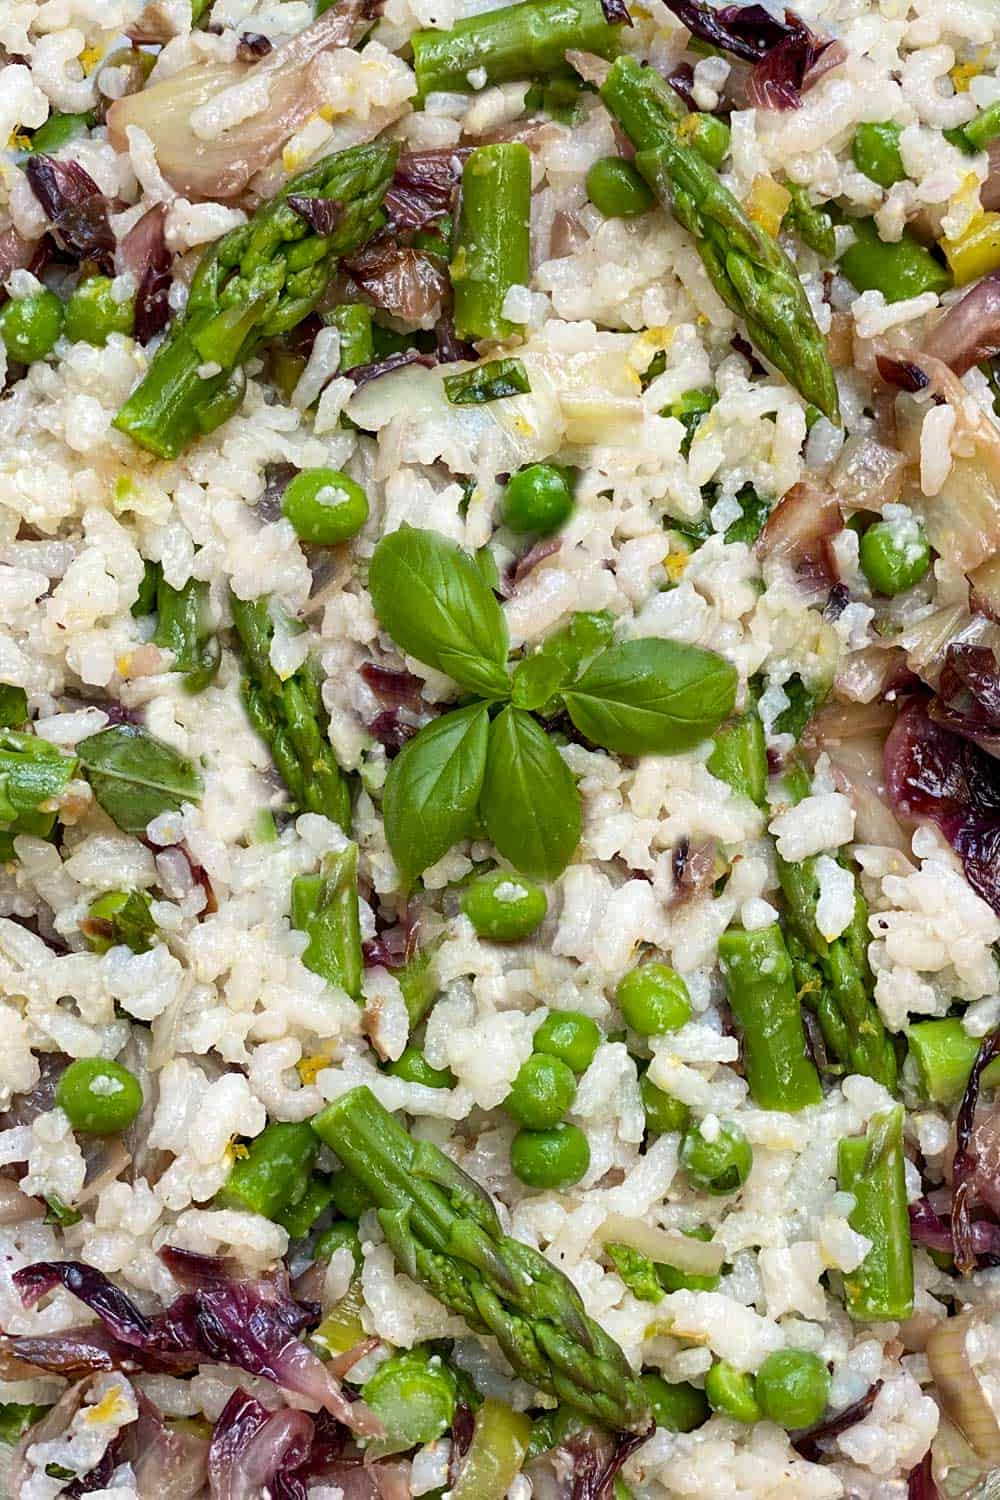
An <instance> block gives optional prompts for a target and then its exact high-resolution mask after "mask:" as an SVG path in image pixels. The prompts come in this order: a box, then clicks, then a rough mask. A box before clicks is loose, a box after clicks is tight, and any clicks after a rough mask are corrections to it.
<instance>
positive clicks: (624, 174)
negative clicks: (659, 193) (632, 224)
mask: <svg viewBox="0 0 1000 1500" xmlns="http://www.w3.org/2000/svg"><path fill="white" fill-rule="evenodd" d="M587 197H588V198H589V199H590V201H591V203H592V204H593V205H594V207H595V208H596V209H597V211H598V213H602V214H603V215H604V217H605V218H606V219H634V218H636V217H637V216H638V215H639V214H644V213H646V212H647V210H648V209H650V208H651V207H652V206H653V194H652V192H651V190H650V188H649V187H648V185H647V184H646V183H645V182H644V181H643V179H642V178H641V177H640V176H639V173H638V172H637V171H636V169H635V167H633V165H632V163H631V162H630V161H625V160H624V159H623V158H622V157H620V156H603V157H602V158H601V160H600V161H595V162H594V165H593V166H592V167H591V168H590V170H589V172H588V173H587Z"/></svg>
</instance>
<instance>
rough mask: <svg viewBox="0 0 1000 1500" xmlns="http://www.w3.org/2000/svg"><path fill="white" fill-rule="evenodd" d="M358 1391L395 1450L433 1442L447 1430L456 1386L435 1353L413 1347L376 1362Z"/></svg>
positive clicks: (454, 1400)
mask: <svg viewBox="0 0 1000 1500" xmlns="http://www.w3.org/2000/svg"><path fill="white" fill-rule="evenodd" d="M361 1394H362V1395H363V1397H364V1399H365V1401H366V1402H367V1404H368V1405H369V1406H370V1407H371V1409H372V1411H373V1412H374V1413H375V1415H376V1416H377V1417H378V1418H379V1420H380V1421H381V1423H382V1425H383V1427H384V1428H385V1437H386V1439H387V1440H388V1442H389V1444H391V1446H392V1451H393V1452H397V1453H398V1452H401V1451H402V1450H403V1449H406V1448H415V1447H417V1445H418V1444H421V1443H432V1442H433V1441H434V1439H435V1438H439V1437H441V1435H442V1434H443V1433H445V1432H447V1431H448V1428H449V1427H450V1426H451V1423H452V1419H453V1417H454V1415H455V1405H456V1402H457V1397H458V1387H457V1384H456V1381H455V1377H454V1375H453V1374H452V1373H451V1371H450V1370H449V1369H448V1366H447V1365H446V1364H444V1363H443V1362H442V1360H441V1359H440V1357H439V1356H438V1355H431V1354H428V1353H427V1352H426V1351H424V1350H422V1349H412V1350H410V1351H409V1352H408V1353H406V1354H395V1355H393V1356H392V1358H391V1359H387V1360H386V1361H385V1363H384V1364H382V1365H379V1367H378V1369H377V1370H376V1371H375V1374H374V1375H373V1376H372V1377H371V1379H370V1380H367V1381H366V1382H365V1384H364V1387H363V1388H362V1393H361ZM379 1441H380V1445H381V1441H382V1440H379Z"/></svg>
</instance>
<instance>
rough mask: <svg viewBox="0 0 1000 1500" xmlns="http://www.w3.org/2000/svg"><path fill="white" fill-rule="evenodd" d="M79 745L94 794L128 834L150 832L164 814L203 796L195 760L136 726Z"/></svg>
mask: <svg viewBox="0 0 1000 1500" xmlns="http://www.w3.org/2000/svg"><path fill="white" fill-rule="evenodd" d="M76 749H77V754H78V755H79V757H80V765H81V766H82V767H83V769H84V770H85V771H86V773H87V779H88V781H89V782H90V785H91V787H92V788H93V791H94V796H95V797H96V798H97V800H98V802H99V803H100V804H101V806H102V807H103V808H104V811H105V812H106V813H107V815H108V817H109V818H111V819H112V820H113V821H114V822H115V823H117V824H118V827H119V828H120V829H121V830H122V832H123V833H145V831H146V825H147V824H148V823H150V822H152V820H153V818H156V817H159V815H160V813H164V812H179V811H180V809H181V807H182V806H183V804H184V803H185V802H197V801H198V800H199V798H200V797H201V793H202V781H201V777H200V776H199V775H198V772H197V771H196V770H195V768H194V765H193V764H192V762H191V761H189V760H185V759H184V757H183V756H182V755H178V754H177V751H176V750H172V749H171V747H170V746H169V745H165V744H164V743H163V742H162V740H157V739H154V738H153V736H152V735H151V734H147V733H146V731H145V730H144V729H140V728H138V726H137V725H135V724H115V725H113V726H112V728H111V729H102V730H101V732H100V734H92V735H91V736H90V738H89V739H86V740H81V741H80V743H79V745H77V747H76Z"/></svg>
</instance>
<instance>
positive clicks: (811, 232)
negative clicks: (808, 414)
mask: <svg viewBox="0 0 1000 1500" xmlns="http://www.w3.org/2000/svg"><path fill="white" fill-rule="evenodd" d="M787 186H788V191H789V193H790V194H791V197H792V201H791V203H790V204H789V205H788V208H787V209H786V210H785V217H784V218H783V219H782V221H781V227H782V228H783V229H790V230H792V231H793V232H794V233H795V234H797V235H798V237H799V239H800V240H802V242H803V244H806V245H808V246H809V248H810V250H815V251H816V254H817V255H822V257H823V259H824V260H833V258H834V256H835V255H836V253H837V236H836V233H835V232H834V227H833V219H832V218H831V217H830V215H829V214H828V213H824V211H823V209H822V208H820V207H819V205H818V204H816V203H813V201H812V199H811V198H810V197H809V190H808V188H804V187H798V186H797V185H796V184H795V183H794V182H790V183H788V185H787ZM816 415H817V416H819V415H820V413H819V412H818V411H817V413H816Z"/></svg>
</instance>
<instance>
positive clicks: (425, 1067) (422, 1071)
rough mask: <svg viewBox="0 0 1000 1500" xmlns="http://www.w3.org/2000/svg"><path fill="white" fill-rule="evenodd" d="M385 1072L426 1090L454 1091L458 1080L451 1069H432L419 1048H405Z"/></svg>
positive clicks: (387, 1066) (388, 1065)
mask: <svg viewBox="0 0 1000 1500" xmlns="http://www.w3.org/2000/svg"><path fill="white" fill-rule="evenodd" d="M385 1071H386V1072H387V1073H388V1074H389V1075H390V1076H391V1077H393V1078H402V1079H403V1080H404V1082H406V1083H419V1084H422V1085H423V1087H424V1088H425V1089H453V1088H454V1087H455V1083H456V1079H455V1075H454V1073H453V1072H452V1071H451V1069H450V1068H432V1067H431V1065H430V1063H429V1062H428V1061H427V1059H426V1057H425V1056H424V1054H423V1053H422V1052H421V1050H420V1048H419V1047H414V1046H412V1045H411V1046H409V1047H405V1048H404V1049H403V1051H402V1052H401V1053H400V1055H399V1057H397V1058H396V1061H395V1062H391V1063H387V1064H386V1068H385Z"/></svg>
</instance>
